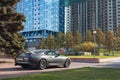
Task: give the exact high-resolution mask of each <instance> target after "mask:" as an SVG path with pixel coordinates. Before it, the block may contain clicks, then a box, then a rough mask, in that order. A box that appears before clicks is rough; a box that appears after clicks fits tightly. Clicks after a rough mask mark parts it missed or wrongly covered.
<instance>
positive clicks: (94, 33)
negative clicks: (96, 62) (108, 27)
mask: <svg viewBox="0 0 120 80" xmlns="http://www.w3.org/2000/svg"><path fill="white" fill-rule="evenodd" d="M96 33H97V32H96V30H93V38H94V58H95V53H96V49H95V48H96Z"/></svg>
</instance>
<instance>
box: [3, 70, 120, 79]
mask: <svg viewBox="0 0 120 80" xmlns="http://www.w3.org/2000/svg"><path fill="white" fill-rule="evenodd" d="M5 80H120V69H110V68H106V69H105V68H81V69H73V70H65V71H59V72H48V73H42V74H34V75H28V76H24V77H17V78H10V79H5Z"/></svg>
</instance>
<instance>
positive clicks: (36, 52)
mask: <svg viewBox="0 0 120 80" xmlns="http://www.w3.org/2000/svg"><path fill="white" fill-rule="evenodd" d="M30 52H31V53H32V54H41V53H43V52H44V51H42V50H34V51H30Z"/></svg>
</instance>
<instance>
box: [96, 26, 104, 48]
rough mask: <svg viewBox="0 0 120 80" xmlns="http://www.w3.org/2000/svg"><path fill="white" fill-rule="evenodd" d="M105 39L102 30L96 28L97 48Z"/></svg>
mask: <svg viewBox="0 0 120 80" xmlns="http://www.w3.org/2000/svg"><path fill="white" fill-rule="evenodd" d="M104 40H105V36H104V33H103V32H102V30H101V29H100V28H98V29H97V33H96V42H97V44H98V50H99V49H100V45H103V44H104V42H105V41H104Z"/></svg>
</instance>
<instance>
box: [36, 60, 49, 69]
mask: <svg viewBox="0 0 120 80" xmlns="http://www.w3.org/2000/svg"><path fill="white" fill-rule="evenodd" d="M46 67H47V61H46V60H44V59H42V60H40V62H39V64H38V69H41V70H44V69H45V68H46Z"/></svg>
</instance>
